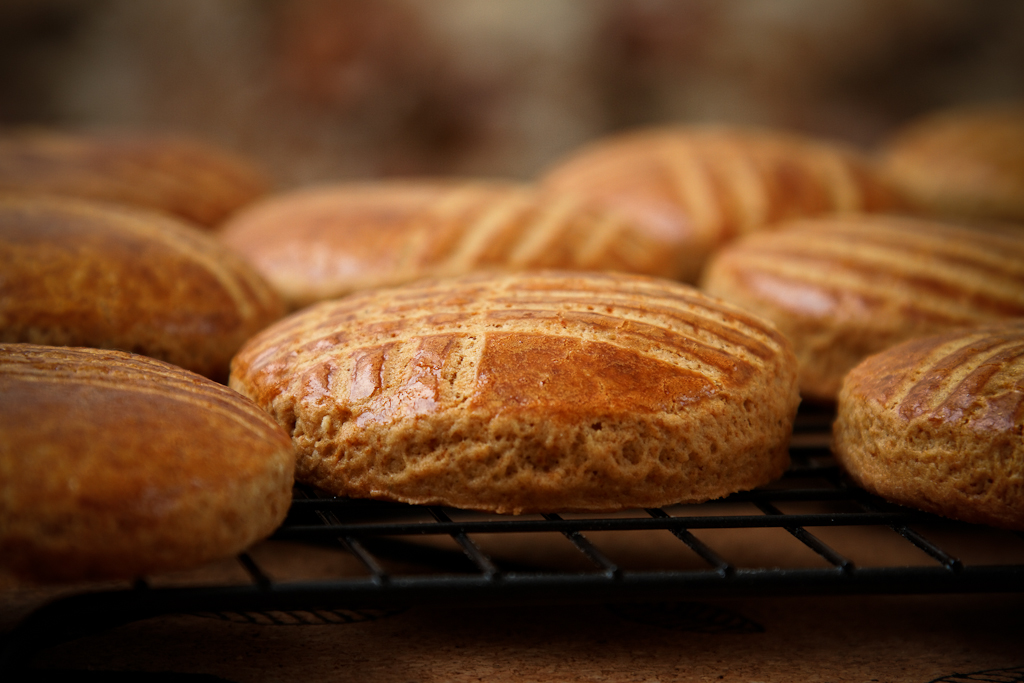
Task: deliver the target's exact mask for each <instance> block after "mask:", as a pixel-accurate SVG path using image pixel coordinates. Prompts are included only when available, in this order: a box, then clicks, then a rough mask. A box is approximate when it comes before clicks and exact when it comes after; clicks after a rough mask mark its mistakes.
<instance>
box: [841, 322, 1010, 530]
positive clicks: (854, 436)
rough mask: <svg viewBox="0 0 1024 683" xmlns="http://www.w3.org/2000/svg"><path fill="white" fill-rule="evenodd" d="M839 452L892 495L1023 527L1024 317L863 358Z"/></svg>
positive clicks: (861, 477) (846, 401)
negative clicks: (1023, 319)
mask: <svg viewBox="0 0 1024 683" xmlns="http://www.w3.org/2000/svg"><path fill="white" fill-rule="evenodd" d="M834 450H835V453H836V457H837V459H838V460H839V462H840V464H841V465H842V466H843V468H844V469H845V470H846V471H847V472H849V474H850V475H851V477H852V478H853V479H854V481H856V482H857V483H858V484H859V485H861V486H863V487H864V488H866V489H868V490H869V491H872V492H874V493H876V494H878V495H880V496H882V497H884V498H886V499H888V500H891V501H893V502H896V503H900V504H903V505H908V506H911V507H916V508H919V509H923V510H927V511H929V512H935V513H937V514H940V515H944V516H947V517H952V518H954V519H960V520H964V521H968V522H977V523H982V524H990V525H993V526H999V527H1006V528H1012V529H1024V321H1022V320H1017V321H1012V322H1007V323H1003V324H999V325H993V326H983V327H974V328H965V329H963V330H955V331H951V332H947V333H944V334H941V335H935V336H929V337H923V338H918V339H913V340H910V341H907V342H904V343H903V344H900V345H898V346H896V347H894V348H892V349H889V350H887V351H885V352H882V353H880V354H877V355H875V356H872V357H870V358H868V359H867V360H865V361H864V362H863V363H861V364H860V365H858V366H857V367H856V368H855V369H854V370H853V371H852V372H851V373H850V374H849V376H848V377H847V379H846V382H845V384H844V386H843V390H842V392H841V393H840V396H839V409H838V416H837V420H836V424H835V433H834Z"/></svg>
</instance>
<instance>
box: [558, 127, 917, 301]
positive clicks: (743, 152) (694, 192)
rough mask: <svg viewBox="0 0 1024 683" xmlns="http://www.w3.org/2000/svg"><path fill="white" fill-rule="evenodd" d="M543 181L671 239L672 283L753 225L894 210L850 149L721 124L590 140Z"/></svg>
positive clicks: (893, 200)
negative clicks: (675, 271)
mask: <svg viewBox="0 0 1024 683" xmlns="http://www.w3.org/2000/svg"><path fill="white" fill-rule="evenodd" d="M542 183H543V185H544V186H546V187H549V188H552V189H555V190H559V191H562V192H574V193H579V194H581V195H583V196H586V197H589V198H591V199H593V200H594V201H597V202H599V203H601V204H603V205H607V206H612V207H615V208H616V209H617V210H619V211H622V212H624V213H626V214H628V215H630V216H633V217H634V218H635V219H636V220H638V221H641V222H642V223H643V224H645V225H648V226H650V229H651V230H657V231H660V232H665V233H668V234H674V235H677V236H678V238H679V241H680V244H681V245H682V246H681V247H680V248H679V250H678V252H677V258H678V261H679V263H680V267H679V278H680V279H682V280H685V281H687V282H695V281H696V280H697V278H698V276H699V274H700V272H701V269H702V268H703V266H704V263H705V261H706V260H707V258H708V256H709V255H710V254H711V253H712V252H713V251H715V250H716V249H717V248H719V247H720V246H722V245H723V244H725V243H727V242H729V241H730V240H732V239H733V238H735V237H736V236H738V235H741V234H744V233H747V232H751V231H754V230H757V229H758V228H761V227H762V226H765V225H769V224H772V223H777V222H779V221H782V220H786V219H789V218H795V217H801V216H815V215H820V214H826V213H831V212H836V211H885V210H893V209H895V208H897V207H899V206H900V200H899V199H898V198H897V197H896V195H895V194H894V193H893V192H892V191H891V190H890V189H889V188H888V187H887V186H886V185H884V184H883V183H882V182H881V181H880V180H879V178H878V177H877V174H876V171H875V169H874V168H873V166H872V165H871V163H869V161H868V159H867V158H866V157H865V156H864V155H862V154H860V153H859V152H857V151H855V150H853V149H850V148H847V147H844V146H842V145H840V144H838V143H832V142H825V141H820V140H815V139H812V138H806V137H801V136H798V135H794V134H789V133H782V132H778V131H767V130H756V129H744V128H734V127H727V126H678V127H668V128H655V129H650V130H642V131H639V132H635V133H628V134H624V135H619V136H615V137H611V138H607V139H603V140H598V141H597V142H595V143H593V144H591V145H589V146H587V147H584V148H583V149H581V150H580V151H578V152H576V153H575V154H572V155H570V156H569V157H568V158H566V159H564V160H563V161H561V162H560V163H558V164H557V165H556V166H555V167H553V168H552V169H551V170H550V171H549V172H548V173H547V176H546V177H545V178H544V180H543V181H542Z"/></svg>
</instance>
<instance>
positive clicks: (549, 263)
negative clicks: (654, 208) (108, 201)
mask: <svg viewBox="0 0 1024 683" xmlns="http://www.w3.org/2000/svg"><path fill="white" fill-rule="evenodd" d="M221 238H222V239H223V240H224V242H225V243H226V244H228V245H229V246H230V247H231V248H233V249H234V250H236V251H238V252H239V253H241V254H243V255H245V256H246V257H247V258H248V259H249V261H250V262H252V263H253V264H254V265H255V266H256V267H257V268H258V269H259V270H260V272H262V273H263V275H264V276H265V277H266V278H267V279H268V280H269V281H270V282H271V283H273V284H274V285H275V286H276V287H277V289H278V291H279V292H281V294H282V295H283V296H284V297H285V299H286V300H287V301H288V302H289V303H290V304H291V306H292V307H294V308H298V307H301V306H305V305H307V304H310V303H313V302H316V301H321V300H324V299H333V298H337V297H339V296H343V295H345V294H350V293H352V292H354V291H357V290H361V289H369V288H374V287H384V286H393V285H399V284H404V283H406V282H411V281H413V280H418V279H421V278H423V277H428V276H429V277H445V276H454V275H461V274H464V273H468V272H471V271H474V270H481V269H500V270H523V269H538V268H562V269H572V270H582V269H592V270H618V271H625V272H637V273H643V274H648V275H658V276H666V277H671V276H673V275H675V271H674V266H675V264H674V261H673V259H672V253H673V252H674V251H676V250H677V249H678V248H679V245H678V244H677V243H676V242H675V241H673V239H672V237H671V236H666V235H655V234H650V233H648V232H645V231H643V230H640V229H638V228H637V227H636V226H635V225H634V224H633V223H632V222H631V221H630V220H628V219H627V218H625V217H622V216H619V215H616V214H614V213H612V212H610V211H608V210H606V209H600V208H597V207H595V206H593V205H592V204H591V203H588V202H585V201H581V200H578V199H571V198H567V197H561V196H557V195H541V194H540V193H538V192H537V191H536V190H534V189H533V188H531V187H529V186H528V185H525V184H518V183H511V182H499V181H474V180H406V181H402V180H394V181H378V182H351V183H345V184H337V185H330V186H323V187H316V188H311V189H304V190H297V191H294V192H290V193H287V194H282V195H279V196H276V197H270V198H267V199H266V200H264V201H262V202H259V203H257V204H256V205H254V206H252V207H251V208H249V209H247V210H245V211H243V212H242V213H240V214H239V215H238V216H236V217H235V218H234V219H232V220H231V221H229V222H228V223H227V225H225V226H224V228H223V230H222V231H221Z"/></svg>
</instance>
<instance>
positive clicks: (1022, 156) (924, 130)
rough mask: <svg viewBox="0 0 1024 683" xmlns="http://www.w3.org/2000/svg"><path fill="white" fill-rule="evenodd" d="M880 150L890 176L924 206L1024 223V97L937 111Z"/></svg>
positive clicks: (951, 213) (949, 213)
mask: <svg viewBox="0 0 1024 683" xmlns="http://www.w3.org/2000/svg"><path fill="white" fill-rule="evenodd" d="M881 153H882V159H883V162H884V170H885V172H886V173H887V175H888V177H889V179H890V180H891V182H892V183H893V184H894V185H896V186H897V187H899V188H900V190H901V191H902V192H903V194H904V195H905V196H906V197H907V198H908V199H909V200H910V201H911V202H912V203H913V204H914V205H915V206H916V207H917V208H918V209H919V210H921V211H926V212H929V213H933V214H937V215H946V216H950V217H957V218H967V219H978V220H992V221H1015V222H1017V223H1024V102H1020V103H1017V104H1003V105H984V106H982V105H977V106H973V107H962V108H956V109H948V110H942V111H938V112H935V113H933V114H930V115H927V116H924V117H922V118H920V119H918V120H916V121H912V122H910V123H909V124H907V126H906V127H904V128H903V129H901V130H899V131H897V132H896V133H895V134H894V135H893V136H892V138H891V139H890V140H889V141H887V143H886V144H885V146H884V147H883V148H882V150H881Z"/></svg>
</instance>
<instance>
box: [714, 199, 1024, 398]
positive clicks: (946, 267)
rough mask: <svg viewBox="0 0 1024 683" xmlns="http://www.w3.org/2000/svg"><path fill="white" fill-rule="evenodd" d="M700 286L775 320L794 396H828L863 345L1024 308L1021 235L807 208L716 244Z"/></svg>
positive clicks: (866, 349)
mask: <svg viewBox="0 0 1024 683" xmlns="http://www.w3.org/2000/svg"><path fill="white" fill-rule="evenodd" d="M702 287H703V289H704V290H705V291H707V292H708V293H709V294H712V295H714V296H719V297H722V298H723V299H726V300H728V301H731V302H732V303H734V304H736V305H738V306H741V307H743V308H745V309H747V310H749V311H751V312H752V313H755V314H757V315H761V316H764V317H765V318H768V319H769V320H771V321H773V322H774V323H775V324H776V325H777V326H778V328H779V330H781V331H782V333H783V334H785V335H786V336H787V337H788V338H789V339H790V340H791V341H792V342H793V345H794V347H795V350H796V355H797V358H798V359H799V361H800V390H801V393H802V395H803V397H804V398H812V399H818V400H823V401H832V400H834V399H835V397H836V394H837V393H838V391H839V387H840V384H841V382H842V379H843V376H844V375H845V374H846V373H847V372H848V371H849V370H850V369H851V368H853V367H854V366H855V365H856V364H857V363H859V362H860V361H861V360H863V359H864V358H865V357H866V356H869V355H871V354H873V353H877V352H879V351H881V350H883V349H885V348H888V347H889V346H892V345H894V344H896V343H899V342H901V341H903V340H905V339H909V338H911V337H916V336H921V335H925V334H932V333H936V332H941V331H944V330H947V329H950V328H952V327H957V326H962V325H971V324H979V323H984V322H990V321H996V320H1000V319H1006V318H1012V317H1018V316H1024V240H1021V239H1020V238H1019V236H1017V235H1016V234H1014V233H1010V232H1005V233H1004V232H997V231H980V230H972V229H969V228H966V227H960V226H954V225H948V224H944V223H939V222H935V221H930V220H923V219H912V218H905V217H894V216H868V215H857V216H852V215H851V216H845V217H829V218H819V219H804V220H800V221H794V222H792V223H788V224H786V225H785V226H782V227H781V228H780V229H779V230H776V231H772V232H765V233H759V234H752V235H748V236H746V237H744V238H743V239H741V240H738V241H736V242H734V243H733V244H731V245H729V246H727V247H725V248H724V249H722V251H721V252H719V253H718V254H717V255H716V256H715V257H714V258H713V259H712V261H711V262H710V263H709V265H708V268H707V270H706V272H705V275H704V279H703V282H702Z"/></svg>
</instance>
